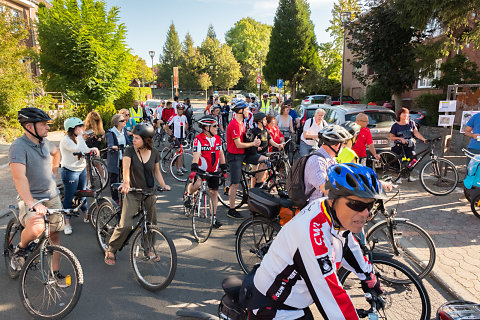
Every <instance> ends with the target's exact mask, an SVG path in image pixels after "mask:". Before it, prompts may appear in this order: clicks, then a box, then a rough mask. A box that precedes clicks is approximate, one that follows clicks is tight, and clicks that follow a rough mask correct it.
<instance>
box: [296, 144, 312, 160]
mask: <svg viewBox="0 0 480 320" xmlns="http://www.w3.org/2000/svg"><path fill="white" fill-rule="evenodd" d="M312 150H313V146H311V145H309V144H306V143H305V142H303V141H302V140H300V150H299V153H300V157H303V156H306V155H307V154H309V153H310V152H312Z"/></svg>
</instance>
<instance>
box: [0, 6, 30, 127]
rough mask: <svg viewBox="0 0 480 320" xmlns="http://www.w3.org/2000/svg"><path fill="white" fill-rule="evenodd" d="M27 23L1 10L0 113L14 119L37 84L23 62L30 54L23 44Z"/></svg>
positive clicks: (26, 33)
mask: <svg viewBox="0 0 480 320" xmlns="http://www.w3.org/2000/svg"><path fill="white" fill-rule="evenodd" d="M24 23H25V21H24V20H23V19H19V18H14V17H13V16H12V15H11V13H10V11H2V10H0V116H8V117H11V118H12V119H14V118H16V113H17V111H18V110H20V109H21V108H23V107H25V104H26V101H27V97H28V95H29V94H30V93H31V90H33V89H34V88H35V87H36V84H35V82H34V81H33V80H32V79H31V78H30V74H29V72H28V70H27V66H28V61H27V62H26V63H22V59H23V58H24V57H25V56H27V55H29V54H31V53H29V52H28V51H27V49H26V47H25V45H24V41H25V40H26V39H27V38H28V30H27V29H26V27H25V24H24ZM2 131H3V130H0V132H2ZM2 134H3V132H2Z"/></svg>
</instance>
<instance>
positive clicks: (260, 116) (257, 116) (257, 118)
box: [253, 112, 267, 123]
mask: <svg viewBox="0 0 480 320" xmlns="http://www.w3.org/2000/svg"><path fill="white" fill-rule="evenodd" d="M266 117H267V115H266V114H265V113H263V112H257V113H255V115H254V116H253V121H254V122H255V123H257V122H259V121H262V120H263V118H266Z"/></svg>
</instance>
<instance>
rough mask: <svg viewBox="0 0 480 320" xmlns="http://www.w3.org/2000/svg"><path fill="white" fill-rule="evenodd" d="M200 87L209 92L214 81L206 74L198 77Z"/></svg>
mask: <svg viewBox="0 0 480 320" xmlns="http://www.w3.org/2000/svg"><path fill="white" fill-rule="evenodd" d="M198 85H199V86H200V88H201V89H202V90H207V89H208V88H210V86H211V85H212V80H211V79H210V76H209V75H208V73H206V72H205V73H201V74H200V75H198Z"/></svg>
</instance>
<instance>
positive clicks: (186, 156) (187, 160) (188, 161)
mask: <svg viewBox="0 0 480 320" xmlns="http://www.w3.org/2000/svg"><path fill="white" fill-rule="evenodd" d="M179 157H180V154H176V155H174V156H173V158H172V161H170V173H171V174H172V177H174V178H175V180H177V181H180V182H185V181H187V179H188V174H187V173H183V171H182V173H181V174H180V172H179V171H177V167H176V162H177V159H178V158H179ZM192 162H193V155H192V154H190V153H186V152H184V153H183V154H182V163H181V164H182V166H181V168H185V169H187V170H188V171H190V167H191V166H192Z"/></svg>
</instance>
